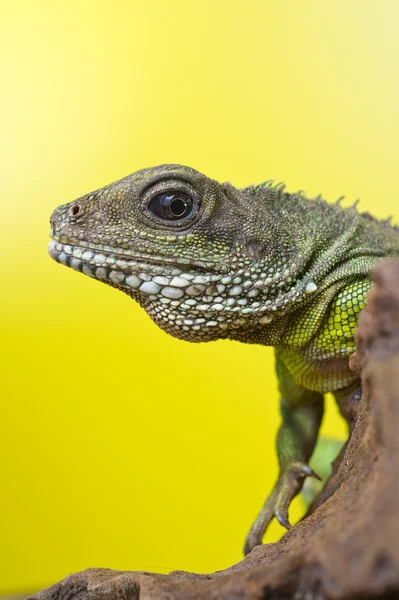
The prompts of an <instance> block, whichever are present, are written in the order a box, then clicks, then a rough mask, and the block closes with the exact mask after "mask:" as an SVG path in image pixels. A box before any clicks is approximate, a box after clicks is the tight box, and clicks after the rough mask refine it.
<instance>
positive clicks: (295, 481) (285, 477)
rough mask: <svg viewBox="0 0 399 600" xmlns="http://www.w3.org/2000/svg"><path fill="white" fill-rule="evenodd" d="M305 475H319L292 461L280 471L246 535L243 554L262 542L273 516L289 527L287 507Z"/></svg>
mask: <svg viewBox="0 0 399 600" xmlns="http://www.w3.org/2000/svg"><path fill="white" fill-rule="evenodd" d="M306 477H315V478H316V479H320V477H319V476H318V475H317V474H316V473H315V472H314V471H313V469H311V468H310V467H309V465H307V464H305V463H302V462H292V463H290V464H288V465H286V467H285V468H284V469H283V470H282V471H281V472H280V475H279V478H278V481H277V483H276V485H275V486H274V489H273V491H272V493H271V494H270V496H269V497H268V498H267V499H266V502H265V504H264V505H263V508H262V510H261V511H260V513H259V515H258V517H257V519H256V521H255V522H254V524H253V525H252V527H251V530H250V532H249V533H248V535H247V539H246V540H245V546H244V554H245V555H246V554H248V553H249V552H251V550H253V548H255V546H259V544H261V543H262V537H263V535H264V533H265V531H266V529H267V526H268V525H269V523H270V521H271V520H272V519H273V517H276V519H277V521H278V522H279V523H280V525H283V527H285V528H286V529H291V527H292V525H291V524H290V522H289V520H288V507H289V505H290V504H291V500H292V499H293V498H294V497H295V496H296V495H297V494H298V493H299V492H300V491H301V488H302V485H303V482H304V480H305V478H306Z"/></svg>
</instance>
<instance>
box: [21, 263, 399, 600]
mask: <svg viewBox="0 0 399 600" xmlns="http://www.w3.org/2000/svg"><path fill="white" fill-rule="evenodd" d="M374 279H375V286H374V288H373V290H372V292H371V293H370V296H369V303H368V306H367V308H366V309H365V310H364V311H363V314H362V315H361V318H360V323H359V327H358V331H357V354H356V355H354V356H353V357H352V359H351V366H352V368H353V369H354V370H356V371H357V372H359V373H360V374H361V377H362V382H363V396H362V399H361V401H360V402H359V401H358V402H357V403H356V401H353V406H350V407H348V409H349V410H351V411H353V413H354V414H356V415H357V418H356V425H355V428H354V430H353V433H352V436H351V438H350V440H349V442H348V444H347V445H346V447H345V449H344V450H343V451H342V452H341V453H340V456H339V459H338V460H336V461H335V464H334V470H333V475H332V477H331V479H330V480H329V482H328V483H327V485H326V487H325V489H324V491H323V492H322V494H321V495H320V497H319V499H318V501H317V502H316V503H315V504H314V505H313V507H312V511H311V514H310V515H309V516H307V518H306V519H304V520H303V521H302V522H301V523H299V524H298V525H297V526H296V527H294V528H293V529H291V530H290V531H289V532H287V533H286V534H285V535H284V536H283V537H282V538H281V540H280V541H279V542H277V543H275V544H267V545H264V546H258V547H256V548H255V549H254V550H253V551H252V552H251V553H250V554H249V555H248V556H247V557H246V558H245V560H243V561H241V562H240V563H238V564H236V565H234V566H233V567H231V568H230V569H227V570H226V571H221V572H218V573H213V574H210V575H196V574H193V573H184V572H173V573H170V574H169V575H159V574H152V573H145V572H134V571H124V572H121V571H113V570H109V569H88V570H86V571H83V572H80V573H76V574H74V575H70V576H69V577H67V578H66V579H64V580H62V581H61V582H60V583H57V584H55V585H53V586H51V587H50V588H48V589H46V590H43V591H42V592H39V593H38V594H35V595H34V596H31V600H50V599H52V600H116V599H118V600H138V599H140V600H155V599H156V600H183V599H184V600H194V599H196V600H199V599H202V598H203V599H207V600H212V599H218V600H220V599H225V600H227V599H228V600H238V599H244V598H245V599H248V600H255V599H256V600H260V599H263V600H285V599H286V600H289V599H291V600H316V599H317V600H349V599H351V600H354V599H359V600H360V599H371V598H384V599H394V598H395V599H396V598H399V434H398V432H399V262H398V261H397V262H396V263H395V262H385V263H384V264H382V265H380V267H379V268H378V269H377V270H376V272H375V275H374Z"/></svg>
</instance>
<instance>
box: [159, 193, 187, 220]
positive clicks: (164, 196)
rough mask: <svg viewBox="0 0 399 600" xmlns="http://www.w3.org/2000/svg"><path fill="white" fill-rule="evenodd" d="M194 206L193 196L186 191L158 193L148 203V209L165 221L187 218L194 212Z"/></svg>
mask: <svg viewBox="0 0 399 600" xmlns="http://www.w3.org/2000/svg"><path fill="white" fill-rule="evenodd" d="M193 208H194V201H193V198H192V197H191V196H190V195H189V194H186V193H185V192H165V193H161V194H157V195H156V196H154V197H153V198H151V200H150V202H149V203H148V210H149V211H150V212H152V214H154V215H155V216H156V217H159V218H160V219H164V220H165V221H179V220H180V219H185V218H186V217H189V216H190V215H191V214H192V212H193Z"/></svg>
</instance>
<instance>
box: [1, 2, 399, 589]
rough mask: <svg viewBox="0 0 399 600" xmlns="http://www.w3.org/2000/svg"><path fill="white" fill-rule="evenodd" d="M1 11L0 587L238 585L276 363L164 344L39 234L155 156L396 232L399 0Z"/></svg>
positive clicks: (259, 489) (333, 427)
mask: <svg viewBox="0 0 399 600" xmlns="http://www.w3.org/2000/svg"><path fill="white" fill-rule="evenodd" d="M0 12H1V14H0V23H1V36H0V61H1V72H0V81H1V93H0V121H1V122H0V126H1V130H0V131H1V139H0V151H1V176H0V190H1V192H0V193H1V219H0V227H1V235H0V247H1V248H2V251H1V284H0V285H1V295H0V298H1V311H0V318H1V338H2V341H1V350H0V352H1V357H0V364H1V371H2V375H1V396H2V398H1V401H2V409H1V422H0V456H1V465H0V490H1V491H0V531H1V547H0V593H11V592H17V591H22V592H23V591H24V590H26V591H29V590H35V589H38V588H40V587H44V586H46V585H49V584H50V583H52V582H54V581H56V580H57V579H60V578H61V577H64V576H66V575H67V574H68V573H69V572H71V571H76V570H81V569H84V568H86V567H91V566H99V567H114V568H119V569H150V570H154V571H162V572H167V571H168V570H170V569H188V570H195V571H209V570H216V569H221V568H224V567H227V566H228V565H230V564H231V563H233V562H235V561H238V560H239V559H240V558H241V548H242V544H243V540H244V537H245V534H246V531H247V529H248V527H249V525H250V523H251V522H252V519H253V518H254V516H255V514H256V512H257V510H258V508H259V507H260V505H261V503H262V502H263V499H264V497H265V494H266V492H267V491H268V490H269V489H270V487H271V485H272V482H273V480H274V478H275V477H276V474H277V466H276V460H275V451H274V437H275V433H276V428H277V426H278V421H279V417H278V408H277V392H276V382H275V378H274V374H273V358H272V350H271V349H265V348H262V347H251V346H245V345H243V344H236V343H232V342H218V343H215V344H204V345H194V344H193V345H191V344H188V343H184V342H181V341H178V340H174V339H172V338H171V337H168V336H167V335H166V334H165V333H163V332H162V331H160V330H158V329H157V328H156V326H155V325H154V324H152V322H151V321H150V320H149V318H148V317H147V316H146V315H145V313H144V312H143V311H142V310H141V309H140V308H139V307H138V306H137V305H135V304H134V303H133V302H132V301H131V300H130V299H129V298H128V297H127V296H124V295H123V294H120V293H117V292H116V291H115V290H112V289H111V288H108V287H107V286H103V285H99V284H97V283H95V282H93V281H92V280H90V279H89V278H88V277H83V276H81V275H78V274H77V273H75V272H74V271H72V270H69V269H65V268H64V267H61V266H60V265H57V264H56V263H55V262H53V261H51V259H50V258H48V256H47V241H48V238H47V235H48V231H49V223H48V219H49V216H50V213H51V211H52V210H53V209H54V208H55V207H56V206H57V205H59V204H61V203H64V202H67V201H69V200H72V199H74V198H76V197H78V196H80V195H81V194H83V193H85V192H88V191H90V190H93V189H96V188H98V187H101V186H103V185H105V184H107V183H110V182H111V181H114V180H116V179H119V178H120V177H123V176H125V175H127V174H129V173H131V172H133V171H135V170H137V169H140V168H142V167H146V166H150V165H155V164H157V163H164V162H177V163H182V164H188V165H191V166H193V167H195V168H197V169H199V170H201V171H203V172H205V173H206V174H208V175H209V176H211V177H213V178H216V179H218V180H220V181H225V180H230V181H231V182H232V183H233V184H235V185H237V186H242V185H246V184H249V183H253V182H260V181H262V180H265V179H269V178H275V179H276V180H284V181H286V182H287V184H288V188H289V189H290V190H292V191H294V190H298V189H305V190H307V191H308V193H309V194H317V193H319V192H323V194H324V195H325V197H327V198H328V199H330V200H334V199H336V198H337V197H338V196H340V195H342V194H345V195H346V196H347V197H348V202H352V201H354V200H355V199H356V198H358V197H360V198H361V199H362V203H361V207H362V208H363V210H370V211H372V212H373V213H375V214H376V215H379V216H381V217H387V216H389V214H391V213H394V214H395V213H396V216H398V212H399V211H398V209H397V197H398V191H397V190H398V179H397V159H398V150H397V148H398V140H399V126H398V123H399V120H398V107H399V86H398V64H399V36H398V34H397V23H398V18H399V4H398V3H397V2H396V1H394V0H393V1H392V2H390V1H387V0H385V1H381V0H380V1H377V0H375V1H365V0H362V1H349V2H348V0H342V1H341V0H340V1H335V2H333V3H331V2H327V1H312V0H306V1H304V0H303V1H302V0H298V1H294V0H292V1H281V2H278V1H276V0H273V1H270V2H269V1H265V0H253V1H249V2H244V1H233V0H231V1H228V0H223V1H222V0H221V1H218V0H212V1H204V0H201V2H199V1H197V0H195V1H193V0H185V1H183V0H181V1H179V0H168V1H148V0H146V1H138V0H135V1H130V2H129V1H124V2H121V1H118V0H114V1H113V2H102V1H96V2H82V1H81V0H70V1H68V2H64V1H62V2H61V1H59V0H51V1H50V0H49V1H38V2H31V1H27V0H26V1H23V0H22V1H20V2H18V1H16V2H15V1H13V2H10V1H9V2H7V1H5V2H2V4H1V9H0ZM329 412H330V417H329V419H328V421H327V423H326V424H325V425H324V427H323V431H324V433H327V434H330V435H336V436H341V437H342V436H343V434H344V427H343V425H342V423H341V422H340V420H339V418H338V416H337V414H336V411H335V408H334V407H333V406H332V405H331V406H330V410H329ZM292 514H293V516H294V517H295V518H298V517H299V516H300V505H299V503H298V502H297V503H296V508H295V507H294V509H293V512H292ZM281 531H282V530H281V529H280V528H279V527H278V526H277V525H273V527H272V528H271V531H270V533H269V534H268V537H267V539H268V540H272V539H276V538H277V537H278V536H279V535H280V534H281Z"/></svg>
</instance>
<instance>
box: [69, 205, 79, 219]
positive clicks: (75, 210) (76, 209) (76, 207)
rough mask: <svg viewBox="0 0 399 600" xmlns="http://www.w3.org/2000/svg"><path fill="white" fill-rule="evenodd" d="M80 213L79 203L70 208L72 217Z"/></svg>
mask: <svg viewBox="0 0 399 600" xmlns="http://www.w3.org/2000/svg"><path fill="white" fill-rule="evenodd" d="M79 213H80V206H79V204H74V205H73V206H71V208H70V209H69V214H70V216H71V217H76V216H77V215H78V214H79Z"/></svg>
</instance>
